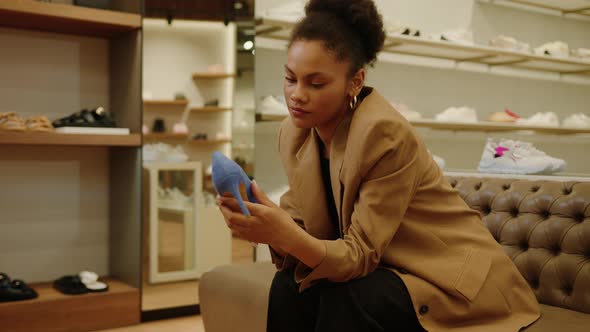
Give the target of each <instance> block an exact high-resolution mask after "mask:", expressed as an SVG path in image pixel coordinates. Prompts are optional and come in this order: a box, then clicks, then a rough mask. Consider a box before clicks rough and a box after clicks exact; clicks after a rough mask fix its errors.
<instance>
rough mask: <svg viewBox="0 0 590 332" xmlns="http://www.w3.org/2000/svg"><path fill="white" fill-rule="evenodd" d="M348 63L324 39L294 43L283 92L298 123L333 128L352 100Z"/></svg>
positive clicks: (288, 61)
mask: <svg viewBox="0 0 590 332" xmlns="http://www.w3.org/2000/svg"><path fill="white" fill-rule="evenodd" d="M349 66H350V64H349V63H348V61H338V60H337V59H336V57H335V56H334V54H333V53H332V52H330V51H328V50H327V49H326V48H325V47H324V44H323V42H321V41H315V40H298V41H295V42H293V43H292V44H291V47H290V48H289V51H288V56H287V64H286V65H285V82H284V85H283V92H284V94H285V100H286V101H287V106H288V107H289V113H290V114H291V119H292V121H293V123H294V124H295V126H297V127H298V128H313V127H324V126H327V127H332V126H331V124H332V123H333V122H335V121H338V119H340V118H341V117H343V116H344V114H345V113H346V112H347V109H348V104H349V101H350V94H349V92H350V80H349V78H348V72H349V69H350V67H349ZM336 124H337V123H336Z"/></svg>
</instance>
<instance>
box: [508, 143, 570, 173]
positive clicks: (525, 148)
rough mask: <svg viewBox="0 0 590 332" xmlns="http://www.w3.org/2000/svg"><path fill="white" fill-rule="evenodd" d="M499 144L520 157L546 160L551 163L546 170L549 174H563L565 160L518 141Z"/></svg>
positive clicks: (531, 144) (530, 144)
mask: <svg viewBox="0 0 590 332" xmlns="http://www.w3.org/2000/svg"><path fill="white" fill-rule="evenodd" d="M499 144H500V145H507V146H509V147H510V148H513V149H514V150H515V151H516V152H517V153H519V154H522V155H532V156H539V157H544V158H547V159H548V160H549V162H550V163H551V168H550V169H549V170H548V172H549V173H555V172H563V171H564V170H565V166H566V162H565V160H563V159H559V158H554V157H551V156H549V155H548V154H546V153H545V152H543V151H541V150H539V149H537V148H536V147H535V146H534V145H533V143H530V142H524V141H518V140H509V139H502V140H500V142H499Z"/></svg>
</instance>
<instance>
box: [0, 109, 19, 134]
mask: <svg viewBox="0 0 590 332" xmlns="http://www.w3.org/2000/svg"><path fill="white" fill-rule="evenodd" d="M2 130H4V131H24V130H25V124H24V122H23V119H22V118H21V117H20V116H18V115H17V114H16V113H15V112H8V113H0V131H2Z"/></svg>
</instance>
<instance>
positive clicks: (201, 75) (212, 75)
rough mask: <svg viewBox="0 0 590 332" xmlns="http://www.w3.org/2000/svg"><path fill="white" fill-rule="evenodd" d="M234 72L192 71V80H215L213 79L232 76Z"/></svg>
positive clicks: (234, 75)
mask: <svg viewBox="0 0 590 332" xmlns="http://www.w3.org/2000/svg"><path fill="white" fill-rule="evenodd" d="M234 77H236V74H233V73H207V72H203V73H194V74H193V79H194V80H215V79H224V78H234Z"/></svg>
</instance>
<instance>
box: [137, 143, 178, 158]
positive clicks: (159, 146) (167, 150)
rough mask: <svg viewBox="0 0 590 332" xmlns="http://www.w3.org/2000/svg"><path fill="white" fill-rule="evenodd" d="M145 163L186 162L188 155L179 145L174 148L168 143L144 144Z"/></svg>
mask: <svg viewBox="0 0 590 332" xmlns="http://www.w3.org/2000/svg"><path fill="white" fill-rule="evenodd" d="M142 152H143V160H144V161H166V162H178V163H179V162H184V161H187V160H188V155H187V154H186V153H185V152H184V149H183V148H182V147H181V146H180V145H177V146H175V147H172V146H171V145H169V144H166V143H155V144H144V145H143V148H142Z"/></svg>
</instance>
